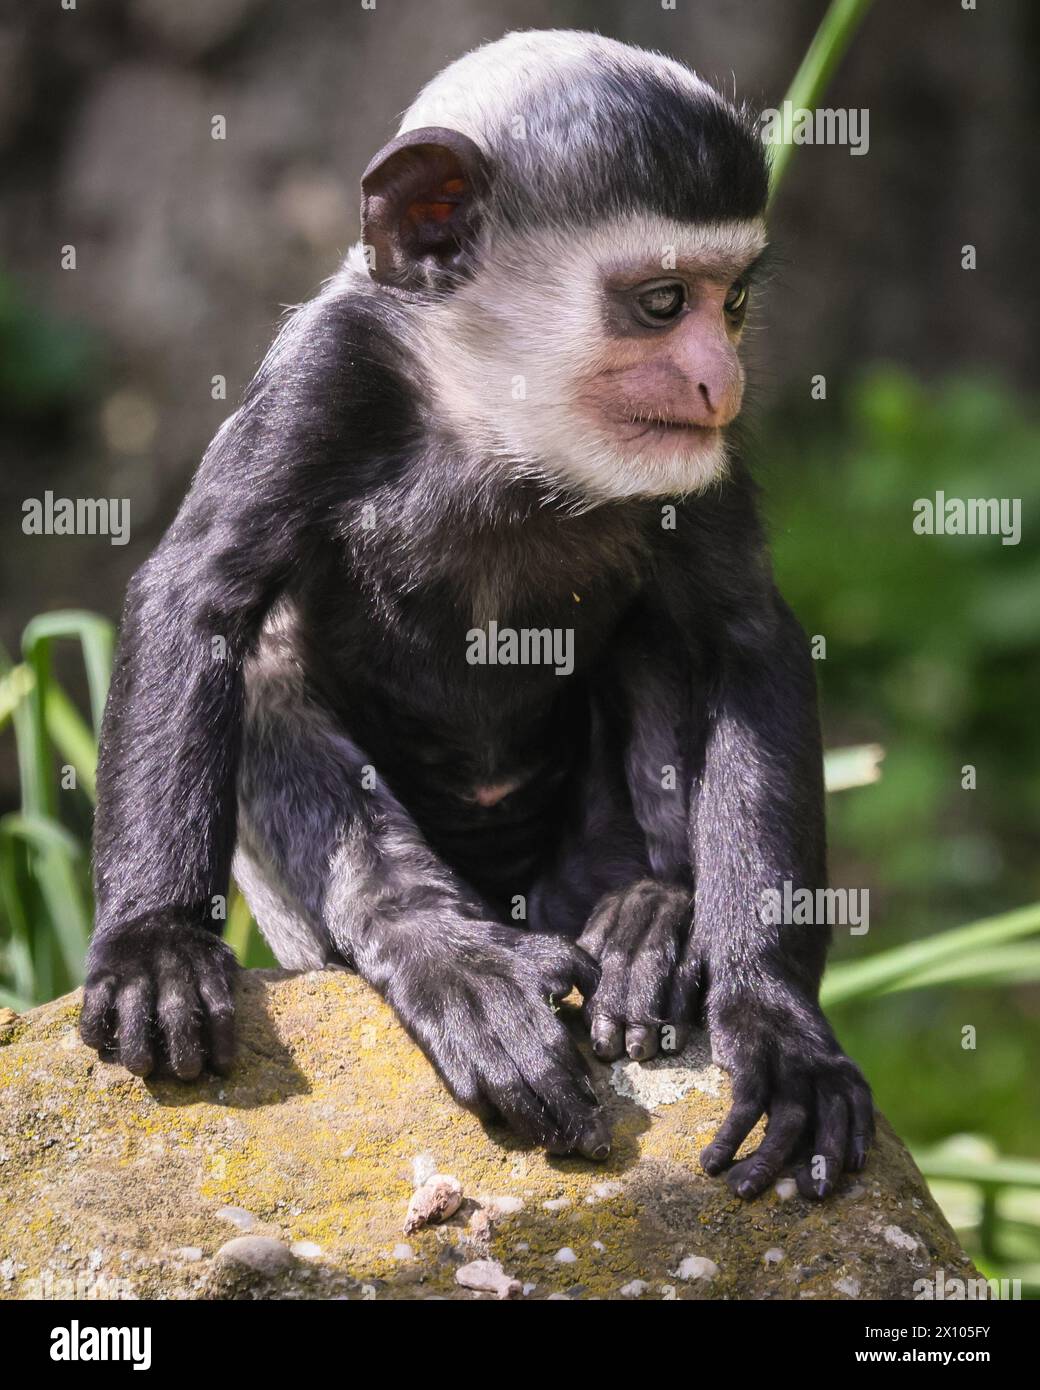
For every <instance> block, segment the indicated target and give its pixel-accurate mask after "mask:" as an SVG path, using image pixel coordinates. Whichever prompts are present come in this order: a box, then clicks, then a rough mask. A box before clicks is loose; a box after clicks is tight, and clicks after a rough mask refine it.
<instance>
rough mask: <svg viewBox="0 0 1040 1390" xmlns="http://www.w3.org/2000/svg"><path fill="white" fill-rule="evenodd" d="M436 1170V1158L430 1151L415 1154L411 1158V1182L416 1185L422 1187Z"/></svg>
mask: <svg viewBox="0 0 1040 1390" xmlns="http://www.w3.org/2000/svg"><path fill="white" fill-rule="evenodd" d="M436 1172H437V1160H436V1159H435V1158H434V1156H433V1154H431V1153H423V1154H416V1156H415V1157H414V1158H413V1159H412V1182H413V1183H414V1184H415V1186H416V1187H422V1186H423V1184H424V1183H427V1182H429V1181H430V1179H431V1178H432V1177H433V1176H434V1174H435V1173H436Z"/></svg>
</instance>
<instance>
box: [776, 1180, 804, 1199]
mask: <svg viewBox="0 0 1040 1390" xmlns="http://www.w3.org/2000/svg"><path fill="white" fill-rule="evenodd" d="M773 1190H774V1191H775V1193H776V1195H777V1196H778V1197H779V1198H780V1200H781V1202H789V1201H790V1200H791V1198H792V1197H797V1196H798V1184H797V1183H796V1182H795V1180H794V1178H781V1179H780V1181H779V1182H778V1183H777V1185H776V1187H775V1188H774V1189H773Z"/></svg>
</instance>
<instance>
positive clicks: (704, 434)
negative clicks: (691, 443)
mask: <svg viewBox="0 0 1040 1390" xmlns="http://www.w3.org/2000/svg"><path fill="white" fill-rule="evenodd" d="M621 426H622V430H623V432H624V434H625V436H626V438H628V439H647V438H654V437H655V436H656V437H659V438H664V437H668V436H685V437H686V438H688V439H699V440H705V441H707V440H710V439H714V437H715V436H716V435H717V434H718V429H717V428H716V427H715V426H714V425H698V424H696V423H695V422H694V421H693V420H675V419H670V418H667V417H665V416H663V415H650V416H646V415H642V416H639V415H629V416H626V417H625V418H624V419H623V420H622V421H621Z"/></svg>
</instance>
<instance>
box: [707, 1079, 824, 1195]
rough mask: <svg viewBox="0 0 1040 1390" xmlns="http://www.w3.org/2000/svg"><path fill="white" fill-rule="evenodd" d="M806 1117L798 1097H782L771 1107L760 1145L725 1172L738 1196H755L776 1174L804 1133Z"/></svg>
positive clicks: (805, 1108) (806, 1114) (804, 1106)
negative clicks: (788, 1098)
mask: <svg viewBox="0 0 1040 1390" xmlns="http://www.w3.org/2000/svg"><path fill="white" fill-rule="evenodd" d="M808 1119H809V1108H808V1106H807V1105H806V1104H805V1103H804V1102H803V1101H802V1100H801V1099H790V1100H783V1101H780V1102H778V1103H777V1104H776V1105H775V1106H774V1107H773V1109H772V1111H771V1112H770V1115H769V1123H768V1124H767V1125H766V1133H765V1138H764V1139H763V1140H762V1142H761V1144H759V1146H758V1148H757V1149H756V1150H755V1152H754V1153H753V1154H750V1155H749V1156H748V1157H747V1158H742V1159H741V1160H740V1162H739V1163H735V1164H734V1165H733V1167H732V1168H731V1169H730V1170H729V1172H728V1173H727V1174H726V1181H727V1182H728V1183H729V1185H730V1188H731V1189H732V1191H733V1192H734V1193H735V1194H736V1195H737V1196H738V1197H744V1198H751V1197H757V1196H758V1194H759V1193H760V1192H764V1191H765V1189H766V1188H767V1187H768V1186H769V1185H770V1183H771V1182H773V1181H774V1179H776V1178H777V1177H779V1175H780V1172H781V1170H782V1169H783V1168H784V1167H785V1166H786V1165H787V1163H788V1162H789V1161H790V1158H791V1154H792V1152H793V1151H794V1149H795V1148H796V1147H797V1145H798V1142H799V1140H800V1139H801V1138H802V1136H803V1134H804V1133H805V1126H806V1124H807V1122H808Z"/></svg>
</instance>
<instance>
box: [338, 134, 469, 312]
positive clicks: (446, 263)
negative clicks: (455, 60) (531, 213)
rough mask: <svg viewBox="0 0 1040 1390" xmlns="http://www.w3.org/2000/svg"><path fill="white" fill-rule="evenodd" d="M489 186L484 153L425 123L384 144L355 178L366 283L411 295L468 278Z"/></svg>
mask: <svg viewBox="0 0 1040 1390" xmlns="http://www.w3.org/2000/svg"><path fill="white" fill-rule="evenodd" d="M489 182H490V165H489V163H488V160H487V158H486V157H485V155H484V153H483V151H482V150H481V149H480V147H479V146H478V145H476V144H474V142H473V141H472V140H470V139H469V137H468V136H466V135H462V134H461V133H460V132H459V131H457V130H448V129H446V128H444V127H441V126H424V127H423V128H422V129H420V130H409V131H406V132H405V134H404V135H399V136H398V137H397V139H396V140H391V142H390V144H389V145H385V146H384V147H383V148H382V149H381V150H380V151H379V153H378V154H377V155H376V157H375V159H373V160H372V162H371V163H370V164H369V166H368V168H367V169H366V170H365V172H364V174H363V175H362V176H361V238H362V241H363V242H364V243H365V246H366V247H371V248H372V251H373V253H374V261H375V264H374V265H373V266H372V267H371V273H372V278H373V279H374V280H378V281H379V283H380V284H381V285H396V286H398V287H399V288H401V289H410V290H416V289H437V288H442V287H446V286H448V285H450V284H451V283H453V282H454V281H455V280H457V279H458V278H459V277H460V276H467V275H470V274H472V271H473V263H472V261H473V258H472V249H473V241H474V238H475V236H476V233H477V229H478V214H477V205H478V202H479V199H480V195H481V194H482V193H483V192H484V190H485V189H486V188H487V186H488V183H489Z"/></svg>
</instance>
